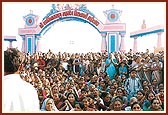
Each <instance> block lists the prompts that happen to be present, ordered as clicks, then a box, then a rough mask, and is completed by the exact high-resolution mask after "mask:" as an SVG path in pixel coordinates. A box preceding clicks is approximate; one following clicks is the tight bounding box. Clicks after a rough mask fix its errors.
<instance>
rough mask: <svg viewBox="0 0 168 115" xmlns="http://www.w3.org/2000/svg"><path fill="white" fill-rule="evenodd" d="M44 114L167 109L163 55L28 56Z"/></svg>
mask: <svg viewBox="0 0 168 115" xmlns="http://www.w3.org/2000/svg"><path fill="white" fill-rule="evenodd" d="M24 56H25V57H24V69H23V70H22V71H21V74H20V75H21V78H22V79H23V80H25V81H27V82H29V83H30V84H32V85H33V86H34V87H35V88H36V90H37V93H38V98H39V104H40V110H41V111H163V110H164V103H165V101H164V52H163V51H160V52H159V53H156V54H154V53H150V52H149V50H148V49H147V50H146V52H136V53H133V52H132V50H131V49H130V51H129V52H125V53H123V52H112V53H110V54H109V53H108V52H104V53H99V52H98V53H93V52H89V53H86V54H84V53H72V54H70V53H66V52H63V53H61V52H58V53H57V54H56V53H53V52H52V51H51V50H49V51H48V52H47V53H42V52H38V53H34V54H33V55H30V54H29V53H25V54H24Z"/></svg>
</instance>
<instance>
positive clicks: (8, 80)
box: [2, 48, 40, 112]
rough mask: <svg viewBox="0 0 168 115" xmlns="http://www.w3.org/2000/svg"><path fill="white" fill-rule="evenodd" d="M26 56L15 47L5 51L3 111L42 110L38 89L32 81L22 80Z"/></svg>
mask: <svg viewBox="0 0 168 115" xmlns="http://www.w3.org/2000/svg"><path fill="white" fill-rule="evenodd" d="M23 60H24V56H23V54H22V53H21V52H20V51H19V50H18V49H15V48H8V49H7V50H6V51H4V75H5V76H4V78H3V87H2V91H3V92H2V94H3V95H2V98H3V99H2V104H3V105H2V111H4V112H35V111H36V112H37V111H39V110H40V105H39V99H38V95H37V91H36V90H35V88H34V87H33V85H31V84H30V83H27V82H26V81H24V80H22V79H21V77H20V71H21V70H22V68H23V64H22V62H23Z"/></svg>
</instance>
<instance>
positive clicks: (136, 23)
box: [2, 2, 166, 52]
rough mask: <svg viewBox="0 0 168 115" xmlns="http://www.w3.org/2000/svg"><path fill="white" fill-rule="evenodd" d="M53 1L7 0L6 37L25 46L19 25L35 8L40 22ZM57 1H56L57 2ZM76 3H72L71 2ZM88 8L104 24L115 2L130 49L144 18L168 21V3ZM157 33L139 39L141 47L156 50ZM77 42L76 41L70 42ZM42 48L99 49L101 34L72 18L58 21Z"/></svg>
mask: <svg viewBox="0 0 168 115" xmlns="http://www.w3.org/2000/svg"><path fill="white" fill-rule="evenodd" d="M51 4H52V3H51V2H49V3H39V2H38V3H33V4H32V3H18V2H16V3H8V2H5V3H4V2H3V8H2V9H3V10H2V13H3V14H2V19H3V23H2V24H3V36H4V35H11V36H16V37H17V42H14V43H13V46H14V47H18V48H19V49H21V43H22V38H21V37H20V36H19V35H18V28H23V27H24V20H23V16H25V15H27V14H29V13H30V10H33V14H35V15H39V21H38V23H40V22H41V21H42V18H43V17H44V16H45V15H46V14H47V13H48V12H49V11H50V9H51ZM55 4H56V2H55ZM70 4H72V3H70ZM86 4H87V8H88V9H89V10H90V11H91V12H93V13H94V14H95V16H96V17H97V18H98V19H99V20H100V21H101V22H103V23H105V21H106V18H105V16H104V14H103V11H105V10H109V9H111V8H112V4H114V8H115V9H118V10H122V15H121V18H120V19H121V22H122V23H126V36H125V44H126V50H127V51H128V50H129V49H130V48H133V39H132V38H130V32H133V31H136V30H139V29H140V28H141V24H142V22H143V19H145V21H146V26H147V28H148V27H152V26H157V25H165V22H166V7H165V5H166V2H165V3H161V2H157V3H154V2H150V3H146V2H145V3H143V2H142V3H137V2H135V3H130V2H128V3H124V2H121V3H116V2H113V3H108V4H107V3H97V2H95V3H86ZM157 37H158V36H157V34H151V35H147V36H144V37H142V38H139V39H138V50H139V51H145V49H146V48H148V49H151V50H153V47H154V46H156V43H157ZM161 37H162V46H164V45H165V44H164V42H165V33H164V34H162V36H161ZM70 41H73V43H74V44H70ZM41 44H42V46H41V48H42V49H41V50H42V51H43V52H47V51H48V49H51V50H53V51H54V52H58V51H62V52H64V51H67V52H89V51H93V52H97V51H100V50H101V35H100V34H99V33H98V31H97V30H96V29H95V28H93V27H92V26H91V25H90V24H87V23H82V22H77V21H68V22H59V23H56V24H55V25H54V26H53V27H52V28H51V29H50V30H49V31H48V32H47V33H46V34H45V35H44V36H42V40H41ZM8 46H9V43H8V42H3V48H4V49H6V47H8Z"/></svg>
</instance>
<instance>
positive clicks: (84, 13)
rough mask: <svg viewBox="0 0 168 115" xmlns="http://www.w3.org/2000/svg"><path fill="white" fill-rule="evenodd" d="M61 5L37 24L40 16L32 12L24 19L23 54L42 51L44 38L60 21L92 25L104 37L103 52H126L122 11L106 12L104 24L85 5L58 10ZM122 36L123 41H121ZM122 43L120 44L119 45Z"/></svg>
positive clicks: (22, 33)
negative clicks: (41, 44) (41, 43)
mask: <svg viewBox="0 0 168 115" xmlns="http://www.w3.org/2000/svg"><path fill="white" fill-rule="evenodd" d="M58 6H60V4H57V5H55V4H52V8H51V10H50V12H49V13H47V15H46V16H45V17H44V18H43V19H42V21H41V22H40V23H39V24H37V21H38V19H39V16H38V15H34V14H33V12H32V11H30V13H29V14H28V15H26V16H24V17H23V19H24V21H25V27H24V28H19V30H18V33H19V35H20V36H21V37H22V41H23V42H22V52H29V53H30V54H33V53H34V52H38V51H40V40H41V39H42V36H43V35H44V34H45V33H46V32H47V31H49V30H50V28H51V27H52V26H53V24H55V23H56V22H58V21H61V22H63V21H80V22H83V23H88V24H90V25H91V26H92V27H93V28H95V29H96V30H97V31H98V33H100V34H101V36H102V43H101V51H102V52H104V51H108V52H114V51H119V50H120V51H122V52H124V51H125V45H124V36H125V33H126V24H125V23H121V22H120V12H121V11H120V10H116V9H114V8H112V9H110V10H106V11H104V12H103V13H104V14H105V16H106V23H105V24H103V23H102V22H101V21H100V20H99V19H97V18H96V16H95V15H94V14H93V13H92V12H91V11H89V10H88V9H87V7H86V5H85V4H79V5H78V6H77V7H75V8H72V7H70V5H69V4H66V5H64V7H61V9H60V8H58ZM119 36H121V38H120V39H121V40H119ZM119 41H120V43H119Z"/></svg>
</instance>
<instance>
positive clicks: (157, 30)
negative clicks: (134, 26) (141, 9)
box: [130, 24, 164, 52]
mask: <svg viewBox="0 0 168 115" xmlns="http://www.w3.org/2000/svg"><path fill="white" fill-rule="evenodd" d="M163 32H164V26H163V25H157V26H153V27H150V28H146V25H145V24H142V28H141V29H140V30H137V31H134V32H130V38H134V44H133V52H137V51H138V49H137V46H138V41H137V39H138V37H139V38H140V37H143V36H146V35H149V34H157V35H158V38H157V46H156V49H155V50H158V51H162V50H163V47H162V45H161V34H162V33H163ZM158 51H157V52H158ZM154 52H155V51H154Z"/></svg>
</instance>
